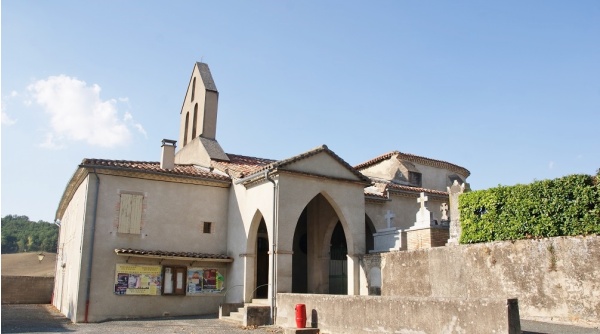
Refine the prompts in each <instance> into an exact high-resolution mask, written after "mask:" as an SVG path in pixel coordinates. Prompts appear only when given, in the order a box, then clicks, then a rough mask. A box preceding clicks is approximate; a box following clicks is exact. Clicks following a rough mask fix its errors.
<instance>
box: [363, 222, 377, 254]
mask: <svg viewBox="0 0 600 334" xmlns="http://www.w3.org/2000/svg"><path fill="white" fill-rule="evenodd" d="M374 233H375V226H373V222H372V221H371V218H369V216H367V215H365V254H369V251H372V250H374V249H375V238H374V237H373V234H374Z"/></svg>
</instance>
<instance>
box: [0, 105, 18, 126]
mask: <svg viewBox="0 0 600 334" xmlns="http://www.w3.org/2000/svg"><path fill="white" fill-rule="evenodd" d="M3 109H4V108H3ZM15 123H17V120H16V119H14V118H11V117H10V116H9V115H8V114H7V113H5V112H4V110H2V125H13V124H15Z"/></svg>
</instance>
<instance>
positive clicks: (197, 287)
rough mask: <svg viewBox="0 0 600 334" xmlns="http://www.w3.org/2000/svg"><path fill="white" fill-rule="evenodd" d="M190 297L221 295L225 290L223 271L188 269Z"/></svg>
mask: <svg viewBox="0 0 600 334" xmlns="http://www.w3.org/2000/svg"><path fill="white" fill-rule="evenodd" d="M187 282H188V289H187V294H188V295H198V294H203V293H219V292H223V291H224V290H225V276H224V274H223V272H222V270H219V269H210V268H188V277H187Z"/></svg>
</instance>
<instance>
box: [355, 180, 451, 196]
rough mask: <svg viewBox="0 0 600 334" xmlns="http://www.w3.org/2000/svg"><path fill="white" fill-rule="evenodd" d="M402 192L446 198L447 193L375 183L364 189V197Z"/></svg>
mask: <svg viewBox="0 0 600 334" xmlns="http://www.w3.org/2000/svg"><path fill="white" fill-rule="evenodd" d="M388 190H389V191H394V190H396V191H402V192H411V193H415V194H418V193H422V192H423V193H427V194H432V195H440V196H448V193H447V192H445V191H439V190H434V189H426V188H420V187H411V186H404V185H400V184H396V183H392V182H387V183H384V182H375V183H374V184H373V186H371V187H368V188H365V195H366V196H386V192H387V191H388Z"/></svg>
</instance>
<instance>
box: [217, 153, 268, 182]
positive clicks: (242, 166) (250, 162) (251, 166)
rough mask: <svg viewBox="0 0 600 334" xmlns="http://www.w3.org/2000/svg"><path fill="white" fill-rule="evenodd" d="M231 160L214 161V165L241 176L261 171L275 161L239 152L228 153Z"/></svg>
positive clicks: (230, 173)
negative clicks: (239, 153)
mask: <svg viewBox="0 0 600 334" xmlns="http://www.w3.org/2000/svg"><path fill="white" fill-rule="evenodd" d="M227 156H228V157H229V161H217V160H213V161H212V166H213V167H215V168H217V169H219V170H221V171H223V172H225V173H227V174H229V175H230V176H233V177H236V178H241V177H244V176H248V175H251V174H254V173H257V172H259V171H260V170H261V169H263V167H265V166H268V165H270V164H272V163H273V162H275V160H271V159H263V158H256V157H249V156H244V155H238V154H230V153H227Z"/></svg>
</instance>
